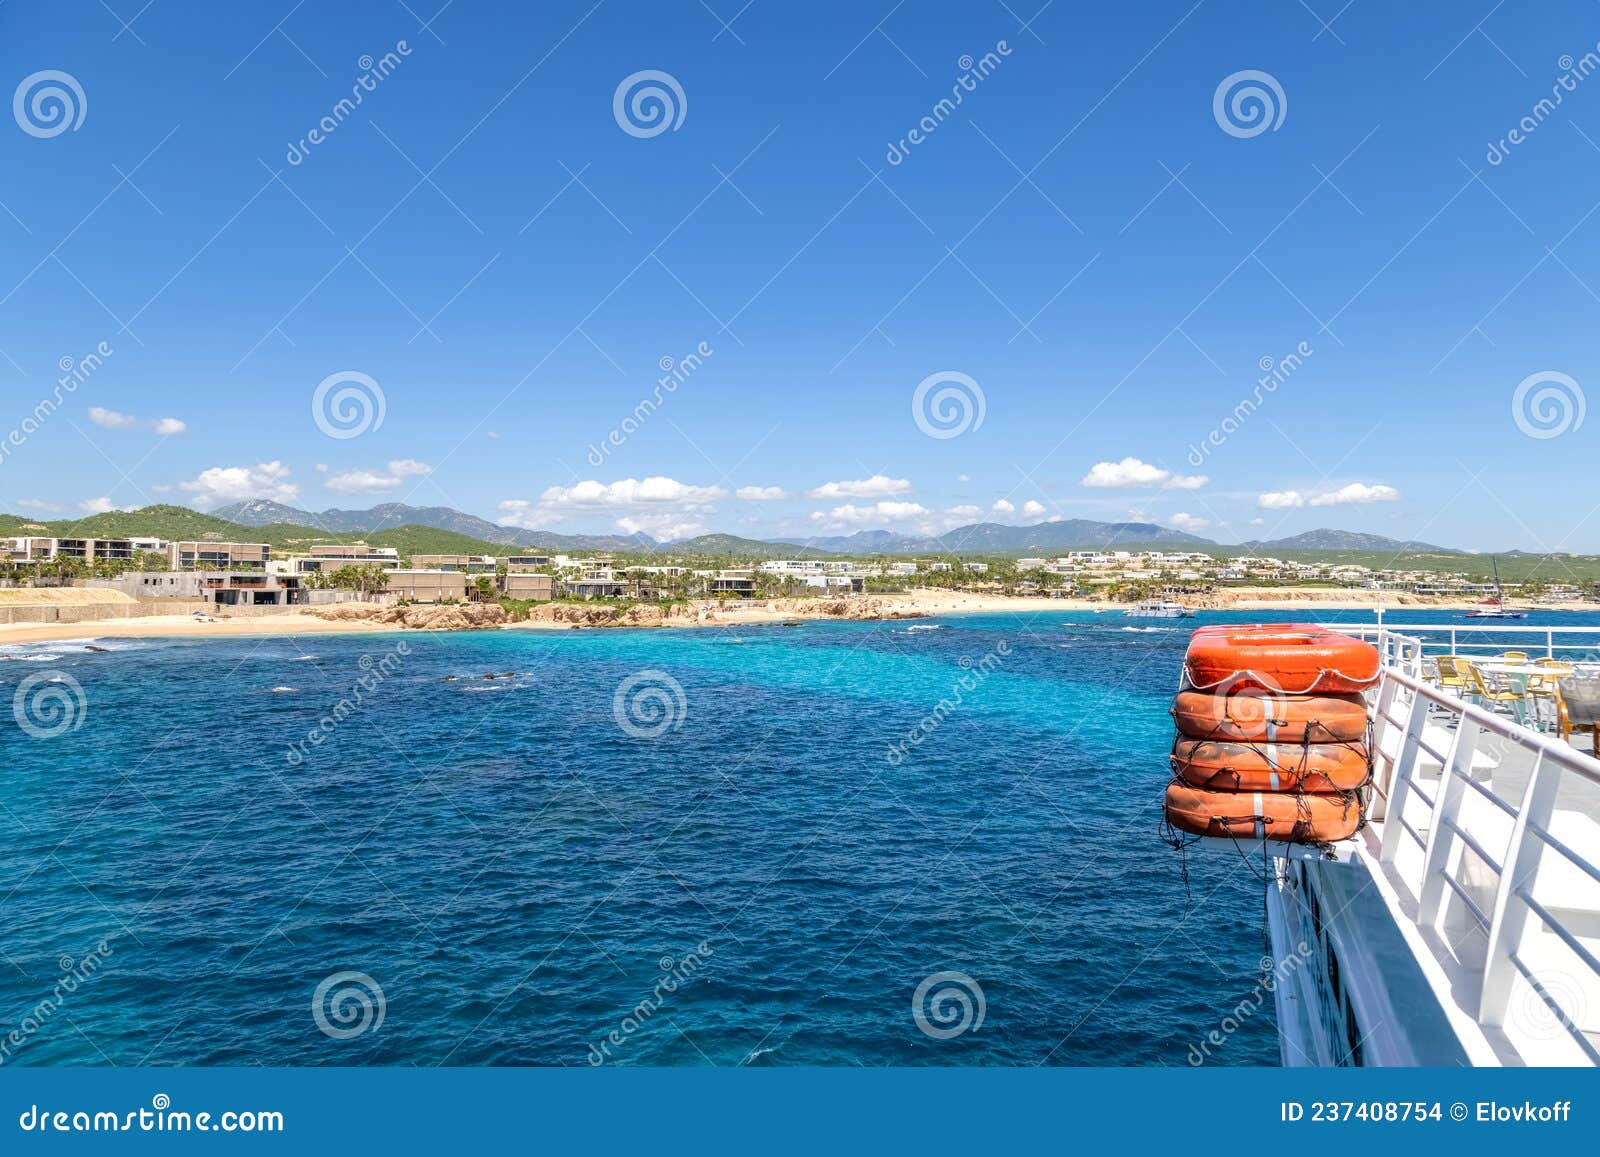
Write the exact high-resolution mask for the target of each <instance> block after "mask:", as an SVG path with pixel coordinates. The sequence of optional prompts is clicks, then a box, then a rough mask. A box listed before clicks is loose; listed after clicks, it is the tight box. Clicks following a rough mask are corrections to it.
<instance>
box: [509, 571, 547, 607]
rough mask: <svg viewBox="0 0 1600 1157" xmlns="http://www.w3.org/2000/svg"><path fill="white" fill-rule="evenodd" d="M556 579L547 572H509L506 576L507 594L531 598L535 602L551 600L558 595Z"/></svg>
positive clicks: (515, 597) (518, 597) (511, 597)
mask: <svg viewBox="0 0 1600 1157" xmlns="http://www.w3.org/2000/svg"><path fill="white" fill-rule="evenodd" d="M555 585H556V580H555V579H554V578H553V577H551V576H550V575H547V574H524V573H520V572H517V571H510V572H507V574H506V578H505V594H506V597H507V598H510V599H531V600H533V601H534V602H549V601H550V600H551V599H553V598H555V597H556V591H555Z"/></svg>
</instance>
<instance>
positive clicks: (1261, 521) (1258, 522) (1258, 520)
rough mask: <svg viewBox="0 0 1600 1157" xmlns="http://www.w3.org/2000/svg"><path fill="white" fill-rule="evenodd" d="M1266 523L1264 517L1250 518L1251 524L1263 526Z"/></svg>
mask: <svg viewBox="0 0 1600 1157" xmlns="http://www.w3.org/2000/svg"><path fill="white" fill-rule="evenodd" d="M1266 524H1267V520H1266V519H1265V518H1252V519H1251V520H1250V525H1251V526H1265V525H1266Z"/></svg>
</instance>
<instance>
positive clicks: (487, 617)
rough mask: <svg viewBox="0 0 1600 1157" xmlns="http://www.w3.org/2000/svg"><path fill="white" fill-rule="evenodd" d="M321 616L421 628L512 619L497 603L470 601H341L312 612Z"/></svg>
mask: <svg viewBox="0 0 1600 1157" xmlns="http://www.w3.org/2000/svg"><path fill="white" fill-rule="evenodd" d="M312 613H313V614H315V615H316V616H317V618H319V619H328V620H331V621H335V622H352V621H357V620H359V621H364V622H369V623H386V624H390V625H393V626H396V627H407V628H410V629H412V630H418V631H471V630H478V629H481V628H484V627H500V626H504V625H505V624H506V623H508V622H509V621H510V618H509V617H508V616H507V615H506V612H505V608H503V607H501V606H500V605H499V604H498V603H469V604H467V605H466V606H438V607H384V606H374V605H373V604H371V603H338V604H336V605H334V606H331V607H320V608H318V609H317V610H315V611H313V612H312Z"/></svg>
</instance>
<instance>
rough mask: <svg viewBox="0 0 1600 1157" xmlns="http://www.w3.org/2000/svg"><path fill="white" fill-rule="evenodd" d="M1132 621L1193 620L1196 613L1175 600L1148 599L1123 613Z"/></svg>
mask: <svg viewBox="0 0 1600 1157" xmlns="http://www.w3.org/2000/svg"><path fill="white" fill-rule="evenodd" d="M1122 613H1123V614H1124V615H1125V616H1127V617H1128V618H1130V619H1192V618H1194V612H1193V611H1191V610H1190V609H1189V608H1188V607H1186V606H1184V605H1183V604H1182V603H1180V602H1177V601H1175V600H1173V599H1146V600H1144V602H1142V603H1138V604H1135V605H1134V606H1131V607H1129V608H1128V609H1127V610H1125V611H1123V612H1122Z"/></svg>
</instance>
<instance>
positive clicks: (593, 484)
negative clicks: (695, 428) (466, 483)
mask: <svg viewBox="0 0 1600 1157" xmlns="http://www.w3.org/2000/svg"><path fill="white" fill-rule="evenodd" d="M727 496H728V492H727V491H726V490H723V489H722V488H721V487H717V486H692V485H690V484H688V483H686V482H679V481H678V480H677V479H675V478H663V477H654V478H645V479H638V478H622V479H619V480H618V481H616V482H597V481H593V480H586V481H583V482H575V483H573V484H572V485H571V486H551V487H549V488H548V489H546V490H545V491H544V492H543V493H541V494H540V495H539V500H538V501H537V502H529V501H527V500H525V499H521V498H514V499H508V500H507V501H505V502H502V503H500V507H499V510H500V518H499V522H500V525H502V526H520V527H522V528H523V529H525V530H541V529H543V528H544V527H546V526H549V525H551V524H552V523H556V522H562V521H564V520H566V519H568V518H572V517H583V516H585V515H587V516H591V517H592V516H598V515H613V516H615V517H616V520H617V521H616V522H615V525H616V527H617V528H618V529H619V530H623V531H624V533H627V534H633V533H636V532H637V531H639V530H643V531H644V533H646V534H656V535H658V536H662V537H667V536H668V532H669V531H672V530H682V529H684V528H685V527H691V528H693V529H690V530H689V531H688V533H690V534H697V533H704V527H701V526H699V524H698V521H697V520H695V519H691V518H689V517H687V516H688V515H697V514H703V513H706V512H708V511H710V510H713V509H715V507H713V506H712V503H714V502H715V501H716V500H717V499H719V498H726V497H727ZM669 516H675V517H676V519H677V521H676V522H672V521H670V519H669Z"/></svg>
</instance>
